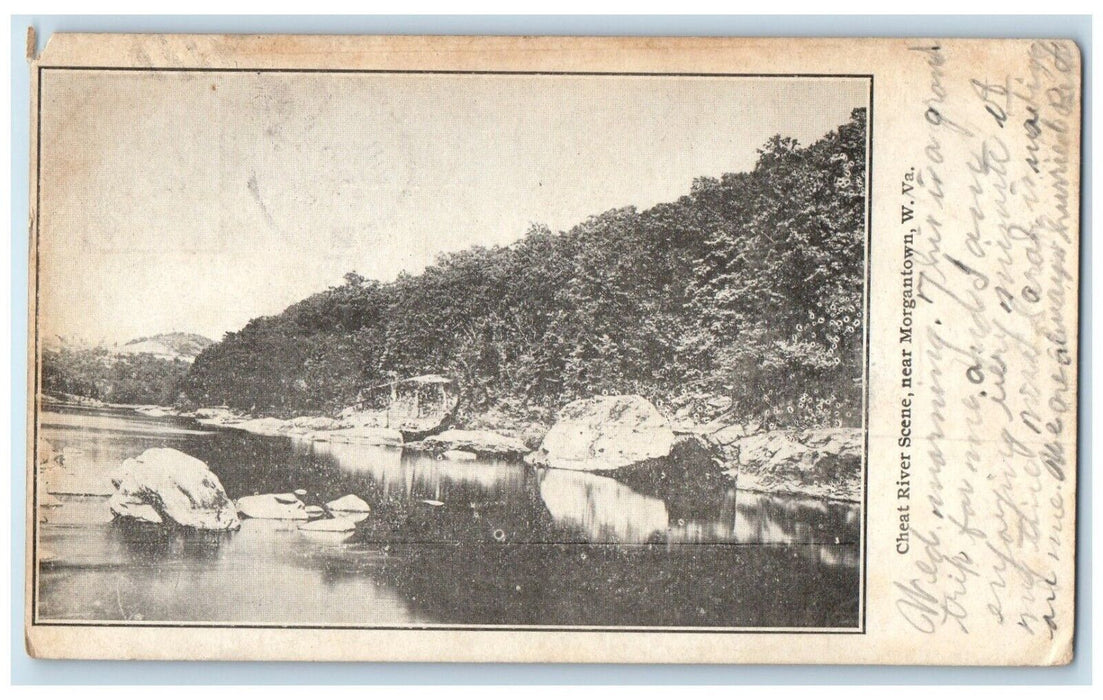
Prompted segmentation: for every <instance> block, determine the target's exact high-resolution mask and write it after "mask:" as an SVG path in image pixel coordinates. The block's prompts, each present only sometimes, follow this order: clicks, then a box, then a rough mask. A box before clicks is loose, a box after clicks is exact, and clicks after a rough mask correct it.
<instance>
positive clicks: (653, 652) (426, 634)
mask: <svg viewBox="0 0 1103 700" xmlns="http://www.w3.org/2000/svg"><path fill="white" fill-rule="evenodd" d="M917 41H922V39H869V38H861V39H795V40H794V39H777V38H769V39H726V38H725V39H712V38H660V39H655V38H634V37H615V38H590V37H431V36H420V37H418V36H400V37H380V36H375V37H350V36H288V35H284V36H246V35H232V36H217V35H152V36H151V35H109V34H59V35H55V36H53V37H51V38H50V41H49V44H48V45H47V47H46V49H45V50H44V51H43V52H42V53H41V54H40V55H39V57H38V58H37V60H34V61H33V62H32V71H36V70H37V69H40V68H60V67H68V68H75V69H80V68H90V69H92V68H99V67H102V68H117V69H137V70H142V69H146V70H148V69H153V70H159V69H167V70H172V69H196V68H200V69H203V70H260V71H263V70H284V71H295V70H304V71H308V70H311V71H317V72H340V71H350V72H351V71H355V72H362V71H379V72H422V71H425V72H458V73H462V72H479V71H480V70H481V71H485V72H495V73H496V72H503V71H504V72H510V71H517V72H545V71H546V72H548V73H560V74H562V73H572V72H577V73H584V74H586V73H593V74H602V73H633V72H639V73H648V72H655V73H663V74H672V75H678V74H690V75H692V74H694V73H695V72H698V71H699V72H700V73H701V74H716V71H715V66H716V64H717V62H718V61H721V60H725V59H728V60H731V61H732V62H733V66H738V65H739V64H740V61H739V59H740V58H747V57H749V56H754V58H755V59H756V60H762V55H763V53H769V54H771V56H770V58H771V68H774V69H775V70H774V71H771V73H770V74H771V75H778V76H779V77H780V76H783V75H785V74H789V73H791V74H800V75H810V74H809V73H807V72H806V71H802V70H800V69H799V67H800V66H802V65H807V63H806V62H805V61H806V58H805V57H807V56H808V55H809V54H815V53H818V52H823V51H830V52H831V53H832V59H833V60H838V61H839V62H840V63H844V64H850V65H852V66H853V67H854V73H853V75H855V76H858V75H869V69H868V68H865V69H864V70H863V69H862V66H863V64H864V65H865V66H868V65H869V63H868V60H869V58H870V57H871V56H870V54H875V53H877V52H878V51H877V50H878V49H884V48H885V47H886V46H887V45H892V44H898V45H900V46H903V45H905V44H909V43H914V42H917ZM953 41H954V42H955V44H958V45H968V44H970V43H976V44H979V45H983V44H985V43H989V41H990V40H981V39H973V40H971V39H955V40H953ZM1008 41H1009V42H1010V41H1013V40H1008ZM1022 41H1023V42H1026V41H1027V40H1022ZM794 46H796V47H797V50H796V51H793V50H792V49H793V47H794ZM151 49H152V50H151ZM784 49H788V50H784ZM1076 53H1077V56H1079V50H1078V49H1077V50H1076ZM319 62H324V63H325V64H326V65H332V64H334V63H337V64H339V65H340V66H341V67H340V68H319V67H318V63H319ZM491 65H492V66H493V69H490V68H488V67H487V66H491ZM733 72H734V68H733ZM825 75H831V76H838V75H840V73H838V72H832V73H830V74H825ZM38 99H39V95H38V83H37V81H36V80H32V100H31V109H32V115H34V114H36V113H37V104H38ZM871 111H872V105H871ZM871 116H872V115H871ZM870 124H871V127H870V130H871V136H870V140H871V141H872V124H873V120H872V118H871V120H870ZM35 131H36V130H34V129H32V136H31V144H32V153H33V154H34V155H35V156H37V153H38V145H39V144H38V135H37V133H35ZM1076 150H1077V152H1079V139H1077V148H1076ZM870 160H871V161H872V153H871V154H870ZM33 165H34V161H33V159H32V174H33V173H34V168H33ZM1075 175H1076V178H1075V183H1076V189H1075V190H1074V194H1076V195H1077V196H1078V194H1079V172H1078V171H1076V172H1075ZM31 183H32V184H31V217H30V219H31V221H30V225H31V229H32V236H31V238H32V241H31V247H30V263H32V264H31V274H30V276H29V279H30V286H31V292H33V293H32V294H30V321H31V325H32V328H33V327H34V326H35V324H34V321H35V310H36V308H37V302H38V287H37V284H38V280H37V265H36V261H37V252H38V251H37V242H36V241H35V240H34V235H33V233H34V231H36V230H37V214H38V209H37V192H38V185H37V182H36V181H35V178H33V177H32V178H31ZM873 184H874V183H873V180H872V174H871V177H870V181H869V184H868V187H869V190H870V193H869V197H870V198H872V189H873ZM1077 202H1078V198H1077ZM1077 211H1079V209H1078V207H1077ZM867 214H868V215H870V216H871V215H872V212H871V211H870V212H867ZM1077 223H1079V222H1078V221H1077ZM867 236H872V231H870V230H867ZM870 252H871V251H870V250H868V247H867V258H868V256H869V255H870ZM870 274H872V266H870ZM868 284H869V282H868V278H867V290H866V294H867V298H868V294H869V293H870V290H869V289H868ZM867 303H868V302H867ZM867 314H868V310H867ZM868 325H869V323H868V320H867V328H866V335H867V341H866V342H867V343H871V342H872V341H871V340H870V339H869V327H868ZM35 331H36V338H35V340H34V341H31V346H30V347H29V348H28V352H29V355H30V357H29V360H30V361H29V363H28V384H29V385H30V386H31V387H33V388H34V389H35V391H34V393H33V394H31V395H29V396H28V402H27V403H28V411H29V414H30V415H33V414H34V411H35V408H36V400H35V396H36V395H37V388H38V376H37V374H38V373H37V354H38V351H37V328H36V329H35ZM866 373H867V387H866V389H867V403H868V397H869V394H870V392H871V391H872V387H871V386H870V385H869V379H868V373H869V368H868V365H867V368H866ZM866 410H867V411H868V407H867V409H866ZM868 438H869V428H868V424H867V429H866V439H867V441H868ZM1072 438H1073V439H1075V435H1073V436H1072ZM28 448H29V449H28V455H29V459H28V461H29V464H28V468H29V469H30V471H31V473H30V474H29V475H28V476H29V479H28V484H31V483H32V480H33V479H34V472H35V466H36V465H35V459H36V456H35V452H36V444H35V438H34V433H33V432H31V433H29V434H28ZM865 500H866V502H867V503H868V493H866V495H865ZM27 501H28V523H29V524H30V523H31V521H32V520H33V516H32V515H31V514H32V513H33V506H34V490H33V486H32V487H31V488H30V489H28V494H27ZM865 511H866V508H865V507H864V508H863V518H865V515H866V512H865ZM31 530H32V528H31V527H28V545H29V546H28V571H30V570H31V569H32V568H33V567H34V562H33V560H32V556H31V551H30V550H31V547H32V546H33V542H32V539H33V535H32V534H30V533H31ZM865 540H866V537H865V532H863V541H862V546H863V560H864V556H865V555H864V552H865V547H866V541H865ZM31 578H32V577H31V576H28V577H27V581H26V584H27V591H28V594H30V593H31V590H32V581H31ZM864 578H865V571H864V564H863V598H864V596H865V585H864V584H865V581H864ZM28 600H30V597H28ZM864 608H865V606H864V604H863V611H864ZM27 623H28V624H27V649H28V652H29V653H30V654H31V655H32V656H50V657H54V656H57V657H62V656H64V657H66V658H134V659H137V658H147V659H176V658H192V659H212V660H214V659H223V660H224V659H266V660H294V659H300V660H301V659H317V660H367V659H372V660H395V661H397V660H419V661H439V660H452V661H528V662H531V661H555V662H640V663H679V662H680V663H685V662H695V663H730V662H732V661H738V662H741V663H755V662H770V663H863V662H865V663H868V662H874V663H893V661H892V660H891V659H885V658H884V657H883V656H881V655H880V654H878V653H877V652H876V651H875V650H870V649H868V648H866V649H860V648H851V649H843V648H836V649H833V650H831V651H829V652H828V651H826V650H823V649H821V650H819V651H811V653H808V650H805V649H796V650H794V649H787V650H786V651H785V652H784V657H779V655H778V654H777V653H776V651H777V650H776V649H768V650H766V652H765V653H762V651H760V650H756V649H754V648H752V647H751V646H750V644H751V643H753V642H754V641H755V640H756V638H758V637H759V636H760V635H764V634H765V635H769V634H771V633H775V632H777V633H784V632H785V630H776V631H775V630H769V631H762V630H757V631H755V632H750V633H747V634H746V635H745V636H744V637H743V639H742V640H739V642H740V643H738V644H735V645H732V644H731V641H732V638H731V637H730V636H728V637H726V638H725V635H724V634H722V633H721V634H719V635H718V634H716V633H710V632H701V633H700V634H699V635H697V634H695V635H692V636H694V637H696V639H695V640H694V643H691V644H680V643H679V644H676V645H674V646H675V648H674V649H672V648H670V647H668V646H667V644H666V642H670V641H673V640H671V639H670V638H671V637H679V636H681V637H683V638H685V637H686V635H679V633H678V632H670V631H666V630H664V631H662V632H644V633H639V634H640V636H641V637H642V639H641V642H642V643H641V644H632V645H621V644H619V643H618V642H619V641H621V640H620V639H618V637H620V635H622V634H623V635H632V636H636V633H633V632H623V633H622V632H616V633H609V632H605V631H593V632H591V631H565V632H558V633H556V634H550V635H541V636H542V637H543V638H544V640H543V643H541V640H537V639H534V638H533V636H532V633H531V632H516V631H497V630H493V631H489V630H486V631H480V632H478V638H479V639H480V640H483V641H485V642H486V643H487V645H488V646H490V647H492V648H493V651H491V650H489V649H476V648H472V647H471V646H470V643H471V642H472V641H474V639H473V638H471V637H470V633H469V632H466V631H460V630H456V629H448V630H439V629H419V628H413V629H410V630H402V631H399V630H372V631H371V632H368V634H369V635H371V642H372V646H373V648H372V649H371V650H370V651H368V652H367V653H366V654H365V653H362V652H360V651H358V650H350V649H348V648H343V645H342V644H341V639H342V637H344V635H343V634H342V633H343V632H346V631H348V630H344V629H342V628H339V627H327V628H326V629H325V630H324V631H322V630H317V631H318V632H320V634H310V633H307V632H308V630H305V629H303V628H293V629H292V628H287V629H282V628H281V629H264V630H254V631H250V632H246V634H245V635H244V636H242V637H238V638H236V639H234V640H230V639H218V640H212V639H207V641H208V642H211V644H210V645H209V646H206V648H203V643H202V638H197V637H195V636H194V635H192V634H190V633H191V632H192V631H193V630H178V629H169V628H165V627H158V626H156V625H149V626H143V627H130V628H128V630H127V633H128V634H127V635H126V636H127V638H126V639H120V638H118V637H117V636H116V635H115V634H113V630H111V629H103V628H102V627H101V626H99V625H90V626H82V627H81V628H80V631H79V635H80V637H81V639H80V642H79V643H78V644H72V643H69V644H66V643H62V642H63V640H62V639H60V638H58V637H55V636H54V635H53V634H50V633H49V631H48V630H46V629H43V626H41V625H34V628H35V629H34V630H33V631H34V632H41V633H42V634H32V625H31V610H30V608H29V607H28V609H27ZM234 627H238V626H234ZM116 629H117V628H116ZM220 629H221V630H223V631H228V630H229V628H220ZM67 630H74V631H75V628H74V627H70V626H66V630H62V629H58V630H57V631H59V632H61V631H67ZM234 631H235V632H236V631H238V630H234ZM240 631H245V630H240ZM314 631H315V630H309V632H314ZM356 632H357V633H360V634H362V633H363V632H362V631H361V630H356ZM842 632H843V636H854V631H851V630H844V631H842ZM831 633H836V634H837V632H836V631H834V630H831V631H826V632H825V631H819V630H817V634H816V635H815V636H820V635H825V636H826V635H828V634H831ZM410 634H416V635H418V636H419V638H418V640H417V641H411V640H410V639H409V637H408V635H410ZM610 634H611V635H612V636H610ZM561 635H567V636H568V637H569V638H570V641H572V642H582V641H583V640H585V642H586V644H585V645H584V646H585V647H586V648H585V649H581V648H579V647H581V646H583V645H582V644H578V646H577V647H575V648H570V646H569V645H564V644H563V643H562V642H566V641H568V640H567V639H566V638H562V639H558V640H557V639H556V638H557V637H560V636H561ZM1068 635H1069V640H1068V645H1067V647H1066V648H1065V649H1064V650H1061V649H1060V648H1059V646H1058V647H1055V649H1054V652H1055V653H1054V655H1053V656H1052V657H1051V658H1049V659H1041V660H1032V661H1030V662H1029V663H1033V664H1039V665H1051V664H1062V663H1067V662H1068V661H1069V660H1070V659H1071V654H1072V648H1071V635H1072V632H1071V629H1070V630H1069V631H1068ZM235 636H236V635H235ZM857 636H859V637H860V636H861V634H858V635H857ZM656 637H662V638H664V639H663V642H664V643H662V644H655V640H654V638H656ZM649 639H650V640H651V641H649ZM70 641H73V642H75V641H76V640H70ZM557 642H558V643H557ZM629 646H631V647H632V648H626V647H629ZM809 646H813V645H809ZM847 646H849V645H847ZM522 647H525V648H522ZM185 649H186V654H185V655H181V653H180V652H181V651H183V650H185ZM105 650H107V651H105ZM311 652H317V653H311ZM672 652H673V653H672ZM902 662H903V663H941V662H940V661H939V660H924V659H919V660H914V659H907V660H903V661H902ZM965 663H975V664H987V663H992V661H991V660H985V659H969V660H967V661H966V662H965Z"/></svg>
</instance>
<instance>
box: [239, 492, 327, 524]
mask: <svg viewBox="0 0 1103 700" xmlns="http://www.w3.org/2000/svg"><path fill="white" fill-rule="evenodd" d="M237 510H238V512H239V513H240V514H241V515H242V517H245V518H257V519H261V520H309V519H310V514H309V513H307V512H306V506H305V505H304V504H303V502H302V501H300V500H299V499H298V498H297V497H296V498H295V500H293V501H290V502H288V499H287V498H286V494H280V493H262V494H260V495H259V496H243V497H241V498H239V499H237Z"/></svg>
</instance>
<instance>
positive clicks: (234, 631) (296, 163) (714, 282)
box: [26, 34, 1081, 665]
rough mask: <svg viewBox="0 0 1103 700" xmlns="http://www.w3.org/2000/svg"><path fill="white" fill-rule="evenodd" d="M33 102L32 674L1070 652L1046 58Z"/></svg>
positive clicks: (231, 66)
mask: <svg viewBox="0 0 1103 700" xmlns="http://www.w3.org/2000/svg"><path fill="white" fill-rule="evenodd" d="M31 71H32V81H31V82H32V86H33V88H32V89H33V95H32V110H33V113H32V128H31V133H32V135H33V148H32V151H33V152H32V154H31V163H30V167H31V183H32V192H31V206H32V217H31V222H30V232H29V233H30V237H31V259H30V266H31V285H32V290H31V291H32V293H31V299H32V308H31V309H30V319H31V329H32V333H31V339H32V340H31V347H30V348H29V353H30V359H31V362H30V367H31V368H32V369H31V376H30V377H29V378H28V381H29V386H30V392H29V394H30V399H29V404H28V407H27V410H28V412H29V417H30V420H29V424H30V425H31V426H32V427H31V431H30V434H29V435H28V448H29V449H28V452H29V455H30V459H29V464H28V465H27V468H28V483H29V484H30V485H31V486H30V488H29V489H28V491H29V492H28V494H27V513H28V520H27V522H28V541H27V571H28V574H27V581H26V598H27V601H28V604H27V608H26V635H27V648H28V650H29V653H31V654H32V655H34V656H37V657H52V658H55V657H56V658H112V659H177V658H179V659H300V660H433V661H525V662H532V661H549V662H551V661H555V662H685V663H732V662H746V663H751V662H753V663H882V664H989V665H1055V664H1064V663H1068V662H1069V660H1070V659H1071V658H1072V657H1073V653H1074V624H1073V623H1074V610H1075V608H1074V600H1075V595H1076V587H1075V557H1074V551H1075V538H1076V537H1075V533H1076V508H1075V503H1076V501H1075V497H1076V477H1077V454H1076V436H1077V373H1078V356H1077V338H1078V305H1077V299H1078V290H1079V276H1078V265H1079V236H1080V227H1079V215H1078V212H1079V201H1080V199H1079V197H1080V179H1079V172H1080V111H1081V64H1080V53H1079V50H1078V48H1077V47H1076V45H1075V44H1073V43H1072V42H1070V41H1067V40H1061V39H1059V38H1057V39H1053V40H962V39H953V40H945V41H944V40H939V39H907V40H904V39H898V40H897V39H830V40H827V39H823V40H820V39H784V40H783V39H697V38H669V39H667V38H553V37H543V38H532V37H493V38H491V37H351V36H344V37H321V36H214V35H203V36H199V35H192V36H186V35H82V34H68V35H66V34H61V35H56V36H53V37H52V38H51V40H50V42H49V44H48V46H47V47H46V48H45V49H44V51H43V52H42V53H41V54H40V55H38V56H35V57H32V59H31Z"/></svg>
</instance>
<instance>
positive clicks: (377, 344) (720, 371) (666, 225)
mask: <svg viewBox="0 0 1103 700" xmlns="http://www.w3.org/2000/svg"><path fill="white" fill-rule="evenodd" d="M865 164H866V113H865V110H864V109H856V110H854V111H853V113H852V115H851V119H850V120H849V121H848V122H847V123H845V124H843V125H841V126H840V127H839V128H838V129H836V130H834V131H832V132H830V133H829V134H827V135H825V136H824V137H823V138H821V139H820V140H818V141H816V142H815V143H812V144H810V145H807V146H801V145H799V144H797V143H796V142H795V141H794V140H793V139H790V138H786V137H782V136H776V137H774V138H772V139H770V140H769V142H768V143H766V144H765V145H764V146H763V147H762V148H761V149H760V151H759V158H758V161H757V164H756V166H755V167H754V169H753V170H751V171H750V172H744V173H729V174H725V175H722V176H721V177H719V178H699V179H697V180H696V181H695V182H694V183H693V185H692V188H691V190H690V192H689V193H688V194H687V195H685V196H683V197H681V198H680V199H678V200H677V201H674V202H669V203H665V204H659V205H657V206H654V207H652V208H650V209H647V210H645V211H638V210H637V209H635V208H632V207H627V208H623V209H616V210H611V211H607V212H605V213H603V214H600V215H597V216H594V217H591V218H589V219H587V220H586V221H584V222H582V223H580V224H578V225H577V226H575V227H573V228H572V229H570V230H569V231H566V232H552V231H551V230H549V229H548V228H546V227H543V226H539V225H534V226H533V227H532V228H531V229H530V230H529V231H528V232H527V234H526V235H525V236H524V237H523V238H522V239H521V240H519V241H517V242H516V243H514V244H512V245H509V246H505V247H492V248H484V247H473V248H470V249H468V250H464V251H462V252H458V253H450V254H445V255H442V256H441V257H440V258H439V259H438V260H437V262H436V264H434V265H432V266H430V267H428V268H427V269H426V270H425V271H424V272H422V273H421V274H418V275H408V274H403V275H401V276H399V277H398V279H396V280H395V281H393V282H389V283H381V282H378V281H374V280H368V279H364V278H363V277H361V276H360V275H357V274H355V273H349V274H347V275H346V276H345V283H344V284H343V285H340V286H337V287H333V288H330V289H328V290H326V291H324V292H321V293H319V294H315V295H313V296H311V297H309V298H307V299H305V300H303V301H301V302H299V303H297V304H294V305H292V306H291V307H289V308H288V309H286V310H285V311H284V312H283V313H281V314H278V315H276V316H270V317H262V318H257V319H254V320H252V321H250V322H249V324H248V325H246V326H245V328H243V329H242V330H240V331H238V332H235V333H228V334H226V336H225V337H224V338H223V339H222V341H221V342H219V343H217V344H215V345H213V346H211V347H209V348H207V349H206V350H204V351H203V352H202V353H201V354H200V355H199V357H198V358H197V359H196V360H195V362H194V364H192V365H191V368H190V370H189V371H187V374H186V376H184V377H183V379H182V380H181V382H180V384H179V390H180V395H181V396H182V397H184V401H186V402H187V403H190V404H193V405H197V406H212V405H227V406H229V407H231V408H234V409H237V410H241V411H245V412H250V413H253V414H269V415H276V416H282V417H287V416H291V415H301V414H311V413H314V414H323V413H330V414H334V413H336V412H338V411H340V410H341V409H342V408H344V407H345V406H347V405H349V404H350V403H352V402H353V401H354V400H355V399H356V396H357V391H358V390H359V389H360V388H361V387H363V386H366V385H372V384H377V383H380V382H385V381H388V380H389V379H391V378H393V377H396V376H397V377H403V376H412V375H418V374H424V373H427V372H434V373H442V374H447V375H449V376H451V377H453V378H454V379H456V380H457V382H458V384H459V385H460V387H461V389H462V391H463V396H464V400H463V405H462V406H461V416H460V417H461V422H463V421H464V420H467V421H471V422H476V421H477V420H480V419H484V420H485V418H482V417H485V416H487V415H498V416H501V417H502V420H514V421H518V422H525V421H528V422H535V423H543V424H545V425H547V424H550V423H551V421H552V417H553V415H554V413H555V411H556V410H557V409H558V408H560V407H562V406H563V405H565V404H566V403H568V402H570V401H572V400H574V399H577V398H585V397H588V396H593V395H595V394H639V395H642V396H644V397H646V398H647V399H648V400H650V401H652V402H654V403H655V404H656V405H657V406H659V407H660V408H663V409H667V410H669V412H671V413H675V412H678V411H681V412H682V413H684V414H685V415H686V416H687V417H688V418H691V419H702V417H703V418H708V417H715V415H716V414H717V413H718V412H724V413H726V414H728V415H730V416H733V417H735V418H736V419H738V420H743V421H757V422H760V423H761V424H763V425H766V426H777V427H809V426H819V425H833V426H834V425H842V426H858V425H860V424H861V416H860V407H861V376H862V359H861V349H862V313H863V307H862V289H863V274H864V273H863V269H864V257H865V256H864V239H865V234H864V231H865V202H866V195H865V187H866V165H865ZM503 206H507V205H506V204H503ZM169 395H170V393H166V394H165V396H169ZM710 414H711V415H710Z"/></svg>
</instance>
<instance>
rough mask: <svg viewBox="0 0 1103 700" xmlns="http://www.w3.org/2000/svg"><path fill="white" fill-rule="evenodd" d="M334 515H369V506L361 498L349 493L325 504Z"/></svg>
mask: <svg viewBox="0 0 1103 700" xmlns="http://www.w3.org/2000/svg"><path fill="white" fill-rule="evenodd" d="M326 508H329V509H330V511H332V512H334V513H370V512H371V506H370V505H368V502H367V501H365V500H364V499H363V498H360V497H359V496H357V495H356V494H352V493H350V494H349V495H347V496H341V497H340V498H338V499H337V500H335V501H330V502H329V503H327V504H326Z"/></svg>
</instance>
